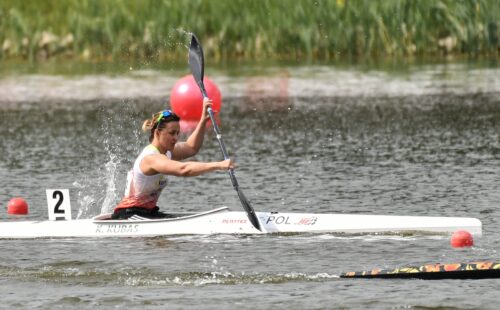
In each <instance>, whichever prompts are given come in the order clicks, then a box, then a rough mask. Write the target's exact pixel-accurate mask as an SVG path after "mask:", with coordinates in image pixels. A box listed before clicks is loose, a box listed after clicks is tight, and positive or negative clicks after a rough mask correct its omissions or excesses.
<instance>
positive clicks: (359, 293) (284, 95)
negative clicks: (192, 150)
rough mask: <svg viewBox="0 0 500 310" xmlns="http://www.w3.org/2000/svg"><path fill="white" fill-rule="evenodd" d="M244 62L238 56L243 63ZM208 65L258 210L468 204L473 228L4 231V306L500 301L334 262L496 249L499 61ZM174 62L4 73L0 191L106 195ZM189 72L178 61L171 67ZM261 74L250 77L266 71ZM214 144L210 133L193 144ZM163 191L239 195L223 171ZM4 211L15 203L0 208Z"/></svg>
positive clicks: (488, 256) (425, 209)
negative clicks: (51, 234)
mask: <svg viewBox="0 0 500 310" xmlns="http://www.w3.org/2000/svg"><path fill="white" fill-rule="evenodd" d="M245 70H246V71H245ZM242 71H243V74H242V75H239V76H231V75H226V74H224V72H223V70H217V69H214V70H212V71H208V72H213V74H212V76H213V79H214V80H215V81H216V82H217V83H218V84H219V86H220V88H221V91H222V93H223V96H224V104H223V110H222V115H221V119H222V127H221V130H222V132H223V134H224V140H225V142H226V145H227V147H228V150H229V152H230V154H233V155H234V157H235V158H236V161H237V163H238V164H239V168H238V169H237V176H238V180H239V182H240V184H241V186H242V189H243V191H244V192H245V194H246V196H247V197H248V198H249V199H250V200H251V203H252V205H253V206H254V208H255V209H256V210H263V211H273V210H276V211H282V212H329V213H333V212H338V213H363V214H396V215H432V216H467V217H477V218H479V219H480V220H481V221H482V222H483V233H484V236H483V237H482V238H477V239H476V240H475V246H474V247H472V248H468V249H460V250H457V249H452V248H451V247H450V246H449V238H448V237H447V236H428V235H408V236H399V235H393V236H380V235H368V236H345V235H331V234H312V235H311V234H304V235H291V236H284V235H271V236H238V235H235V236H175V237H156V238H127V239H119V238H117V239H114V238H109V239H43V240H1V241H0V248H1V251H0V275H1V277H0V296H1V300H2V306H1V307H4V308H13V307H17V308H45V309H57V308H62V309H72V308H74V309H81V308H95V307H96V306H98V307H103V308H148V309H164V308H166V307H168V308H172V309H177V308H179V309H185V308H209V309H221V308H222V309H224V308H235V307H238V308H245V309H246V308H255V307H257V308H264V309H268V308H278V309H283V308H288V309H304V308H307V309H323V308H378V309H388V308H459V309H471V308H481V309H496V304H497V303H498V294H497V292H498V290H499V289H500V285H499V284H498V281H496V280H495V279H493V280H443V281H423V280H347V279H340V278H339V277H338V275H339V274H340V273H341V272H344V271H350V270H365V269H372V268H376V267H380V268H394V267H399V266H404V265H420V264H424V263H437V262H443V263H445V262H448V263H450V262H468V261H474V260H496V261H498V260H499V254H498V253H497V252H498V243H497V240H498V238H499V237H500V233H499V232H498V228H497V227H498V218H499V214H498V213H499V211H498V202H499V201H500V194H499V190H498V186H499V184H500V177H499V175H500V173H499V172H500V168H499V167H500V138H499V133H500V100H499V98H500V97H499V93H500V83H499V82H500V80H499V78H498V76H500V75H499V74H500V71H499V69H498V68H497V67H496V66H493V67H475V66H472V67H471V66H469V65H463V64H462V65H461V64H454V65H439V66H420V67H416V68H414V67H410V68H409V69H408V70H403V71H402V72H385V71H379V70H359V69H357V68H347V69H346V68H344V69H339V68H333V67H327V66H318V67H307V68H302V67H287V68H284V67H271V68H268V69H262V70H261V71H258V72H254V71H252V70H250V69H249V68H242ZM182 74H183V73H182V72H178V71H174V72H165V71H155V70H142V71H141V70H139V71H135V70H132V71H131V72H128V73H123V74H119V75H105V74H91V75H88V74H87V75H76V76H66V75H58V74H56V75H45V74H40V73H36V74H33V73H29V74H20V75H5V76H3V77H2V78H1V79H0V99H1V100H2V101H1V103H0V106H1V107H2V108H1V116H0V119H1V123H0V124H1V125H0V135H1V136H2V139H1V140H0V159H1V160H0V175H1V180H2V190H1V191H0V201H2V204H4V205H5V204H6V203H7V201H8V200H9V199H10V198H11V197H14V196H23V197H25V198H26V199H27V200H28V202H29V204H30V214H29V215H28V216H27V217H24V218H22V219H26V218H28V219H33V220H42V219H45V218H46V201H45V199H46V198H45V189H46V188H69V189H70V192H71V195H72V201H71V203H72V207H73V216H74V217H78V218H87V217H91V216H93V215H96V214H98V213H100V212H106V211H109V210H111V209H112V207H113V205H114V204H115V203H116V201H117V200H119V199H120V197H121V194H122V192H123V189H124V185H125V175H126V171H127V170H128V169H129V167H130V165H131V162H132V161H133V160H134V158H135V156H136V155H137V153H138V151H139V150H140V149H141V148H142V147H143V146H144V144H145V143H146V141H147V136H146V135H144V134H142V133H141V132H140V130H139V128H140V125H141V123H142V120H143V119H146V118H147V117H149V116H150V114H152V113H153V112H155V111H157V110H160V109H162V108H164V107H165V102H166V97H167V95H168V93H169V90H170V88H171V87H172V85H173V84H174V83H175V81H176V80H177V79H178V78H179V77H180V76H181V75H182ZM184 74H185V73H184ZM263 83H264V84H263ZM218 158H220V151H219V149H218V144H217V142H216V139H215V138H214V136H213V134H212V133H211V132H209V133H208V134H207V137H206V140H205V144H204V147H203V150H202V152H201V153H200V154H198V155H197V156H196V158H195V159H197V160H214V159H218ZM160 204H161V206H162V209H165V210H172V211H201V210H208V209H212V208H217V207H220V206H229V207H230V208H231V209H233V210H240V208H241V207H240V205H239V201H238V199H237V197H236V194H235V192H234V191H233V190H232V188H231V184H230V181H229V178H228V177H227V175H226V174H225V173H222V172H221V173H213V174H209V175H205V176H201V177H196V178H187V179H181V178H175V179H174V180H173V181H172V182H171V186H170V187H169V188H168V189H167V190H166V191H165V192H164V193H163V195H162V198H161V200H160ZM0 219H1V220H2V221H12V220H20V219H19V218H13V217H12V216H8V215H7V214H5V212H2V214H0Z"/></svg>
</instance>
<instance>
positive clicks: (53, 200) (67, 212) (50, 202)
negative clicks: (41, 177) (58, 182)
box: [46, 189, 71, 221]
mask: <svg viewBox="0 0 500 310" xmlns="http://www.w3.org/2000/svg"><path fill="white" fill-rule="evenodd" d="M46 192H47V207H48V211H49V220H50V221H60V220H68V221H70V220H71V205H70V201H69V190H68V189H47V190H46Z"/></svg>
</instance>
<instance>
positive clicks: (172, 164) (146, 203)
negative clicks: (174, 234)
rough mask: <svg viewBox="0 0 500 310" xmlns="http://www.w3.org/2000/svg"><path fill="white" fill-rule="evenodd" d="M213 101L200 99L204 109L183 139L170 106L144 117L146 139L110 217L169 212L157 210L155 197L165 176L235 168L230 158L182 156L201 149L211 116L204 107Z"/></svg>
mask: <svg viewBox="0 0 500 310" xmlns="http://www.w3.org/2000/svg"><path fill="white" fill-rule="evenodd" d="M211 105H212V101H211V100H210V99H208V98H205V99H204V100H203V112H202V115H201V118H200V121H199V122H198V125H197V126H196V128H195V130H194V131H193V132H192V133H191V135H190V136H189V138H188V139H187V140H186V141H185V142H178V141H177V140H178V138H179V133H180V124H179V121H180V118H179V116H177V115H176V114H174V113H173V112H172V111H170V110H165V111H161V112H158V113H156V114H154V115H153V117H152V118H151V119H148V120H145V121H144V123H143V125H142V130H143V131H149V132H150V136H149V141H150V142H151V144H149V145H148V146H146V147H145V148H144V150H143V151H142V153H141V154H140V155H139V157H137V159H136V160H135V163H134V166H133V168H132V170H130V171H129V173H128V175H127V187H126V189H125V197H123V199H122V200H121V201H120V203H119V204H118V206H117V207H116V208H115V210H114V213H113V215H112V218H113V219H127V218H129V217H131V216H133V215H138V216H142V217H147V218H162V217H167V216H168V215H167V214H165V213H162V212H159V208H158V207H157V202H158V198H159V197H160V193H161V191H162V190H163V188H164V187H165V186H166V185H167V183H168V182H167V180H168V179H167V177H168V176H169V175H173V176H185V177H191V176H197V175H200V174H203V173H207V172H210V171H215V170H227V169H234V164H233V161H232V160H231V159H226V160H223V161H214V162H195V161H186V162H181V160H183V159H186V158H188V157H191V156H194V155H196V154H197V153H198V151H199V150H200V148H201V146H202V144H203V138H204V136H205V127H206V122H207V120H208V119H209V118H210V117H209V115H208V112H207V108H208V107H209V106H211Z"/></svg>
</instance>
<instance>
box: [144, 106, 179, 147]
mask: <svg viewBox="0 0 500 310" xmlns="http://www.w3.org/2000/svg"><path fill="white" fill-rule="evenodd" d="M180 120H181V118H180V117H179V116H178V115H177V114H175V113H174V112H172V111H170V110H164V111H160V112H158V113H155V114H153V116H152V117H151V118H150V119H147V120H145V121H144V123H142V130H143V131H145V132H146V131H150V135H149V142H152V141H153V138H154V134H155V131H161V130H163V129H165V127H167V124H168V123H171V122H179V121H180Z"/></svg>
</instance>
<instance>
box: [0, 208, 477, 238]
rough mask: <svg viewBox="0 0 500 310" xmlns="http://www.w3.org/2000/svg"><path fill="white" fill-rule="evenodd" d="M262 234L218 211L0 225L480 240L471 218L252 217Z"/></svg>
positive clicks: (48, 230) (0, 227) (8, 228)
mask: <svg viewBox="0 0 500 310" xmlns="http://www.w3.org/2000/svg"><path fill="white" fill-rule="evenodd" d="M256 215H257V217H258V219H259V221H260V224H261V227H262V228H263V229H262V231H259V230H257V229H255V228H254V227H253V225H252V224H251V222H250V221H249V219H248V218H247V214H246V213H245V212H243V211H241V212H240V211H229V209H228V208H227V207H222V208H218V209H214V210H211V211H207V212H202V213H182V214H175V215H173V216H174V217H172V218H165V219H146V218H142V217H138V216H134V217H132V218H130V219H127V220H112V219H111V217H110V214H102V215H99V216H96V217H94V218H92V219H76V220H49V221H12V222H0V238H53V237H68V238H73V237H136V236H137V237H144V236H167V235H191V234H203V235H207V234H263V233H341V234H401V233H410V234H415V233H424V234H451V233H453V232H455V231H457V230H467V231H468V232H470V233H471V234H473V235H476V236H480V235H481V227H482V225H481V221H479V220H478V219H476V218H460V217H431V216H393V215H391V216H387V215H359V214H314V213H277V212H256Z"/></svg>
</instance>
